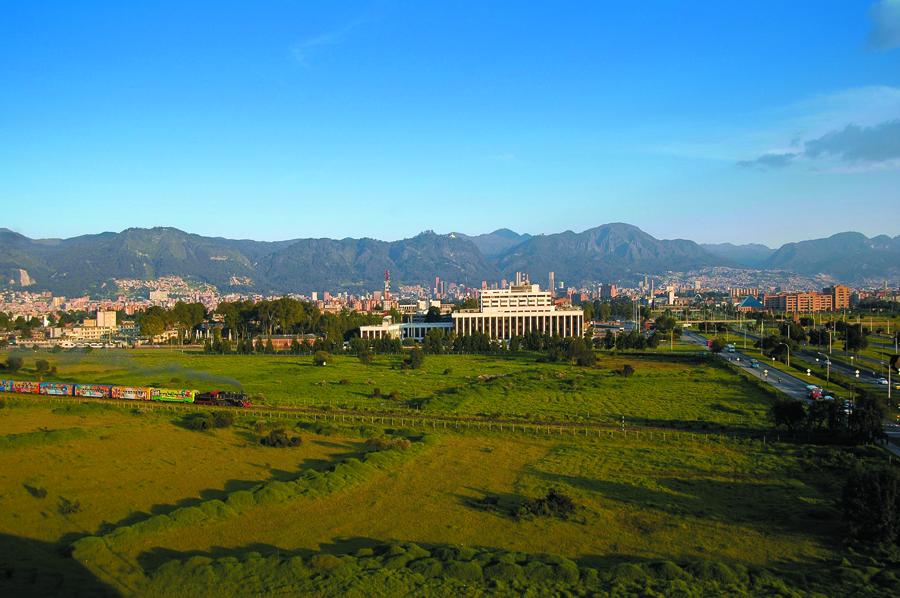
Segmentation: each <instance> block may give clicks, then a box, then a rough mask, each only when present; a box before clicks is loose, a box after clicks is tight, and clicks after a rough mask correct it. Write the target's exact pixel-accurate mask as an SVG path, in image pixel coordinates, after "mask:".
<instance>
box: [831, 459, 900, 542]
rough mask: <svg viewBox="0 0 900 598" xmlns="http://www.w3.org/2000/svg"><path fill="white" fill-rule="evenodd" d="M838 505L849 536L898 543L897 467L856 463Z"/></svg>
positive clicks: (899, 489) (899, 502)
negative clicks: (840, 507) (841, 508)
mask: <svg viewBox="0 0 900 598" xmlns="http://www.w3.org/2000/svg"><path fill="white" fill-rule="evenodd" d="M841 503H842V504H841V506H842V507H843V510H844V519H845V520H846V521H847V524H848V528H849V530H850V535H851V537H853V538H855V539H857V540H863V541H867V542H872V543H874V544H892V543H893V544H897V543H900V472H898V470H897V468H896V467H892V466H890V465H887V466H885V465H881V466H879V467H875V468H869V469H866V468H863V467H860V466H858V467H856V468H855V469H854V470H853V471H852V472H851V474H850V477H849V478H848V479H847V484H846V486H844V493H843V500H842V501H841Z"/></svg>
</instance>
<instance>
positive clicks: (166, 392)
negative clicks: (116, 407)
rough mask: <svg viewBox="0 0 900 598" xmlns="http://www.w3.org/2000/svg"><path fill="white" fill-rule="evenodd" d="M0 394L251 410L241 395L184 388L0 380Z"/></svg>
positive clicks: (238, 393) (246, 400)
mask: <svg viewBox="0 0 900 598" xmlns="http://www.w3.org/2000/svg"><path fill="white" fill-rule="evenodd" d="M0 392H12V393H21V394H33V395H47V396H54V397H82V398H90V399H121V400H128V401H160V402H165V403H196V404H198V405H212V406H215V407H251V406H252V404H251V403H250V401H249V399H248V398H247V395H245V394H244V393H242V392H232V391H225V390H213V391H209V392H198V391H196V390H190V389H185V388H179V389H175V388H156V387H153V386H116V385H112V384H75V383H73V382H34V381H30V380H0Z"/></svg>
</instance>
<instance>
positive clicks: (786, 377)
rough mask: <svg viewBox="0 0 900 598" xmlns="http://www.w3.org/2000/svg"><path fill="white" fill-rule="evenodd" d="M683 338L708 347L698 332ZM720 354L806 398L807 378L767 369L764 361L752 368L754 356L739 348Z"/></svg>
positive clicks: (758, 376) (794, 395) (779, 386)
mask: <svg viewBox="0 0 900 598" xmlns="http://www.w3.org/2000/svg"><path fill="white" fill-rule="evenodd" d="M682 338H684V339H685V340H689V341H691V342H693V343H696V344H698V345H702V346H704V347H706V338H705V337H703V336H701V335H699V334H697V333H696V332H688V331H685V332H684V333H683V334H682ZM748 338H749V337H748ZM720 355H721V357H722V359H726V360H728V361H730V362H732V363H734V364H735V365H739V366H745V367H744V369H745V371H746V372H747V373H748V374H750V375H751V376H753V377H755V378H757V379H759V380H762V381H763V382H766V383H767V384H770V385H772V386H774V387H775V388H777V389H778V390H780V391H782V392H783V393H785V394H786V395H788V396H790V397H793V398H795V399H800V400H802V399H805V398H806V395H807V392H806V386H807V385H808V384H809V383H808V382H806V381H805V380H802V379H800V378H797V377H796V376H793V375H791V374H786V373H784V372H781V371H778V370H775V369H772V370H767V369H766V366H765V364H764V363H760V367H759V368H752V367H750V359H752V358H751V357H748V356H747V355H745V354H743V353H741V352H740V350H737V349H736V350H735V352H734V353H724V352H723V353H721V354H720ZM766 372H768V375H766Z"/></svg>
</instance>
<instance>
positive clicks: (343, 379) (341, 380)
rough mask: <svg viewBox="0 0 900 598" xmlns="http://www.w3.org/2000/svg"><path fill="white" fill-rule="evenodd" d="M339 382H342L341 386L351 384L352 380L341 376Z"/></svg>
mask: <svg viewBox="0 0 900 598" xmlns="http://www.w3.org/2000/svg"><path fill="white" fill-rule="evenodd" d="M338 384H340V385H341V386H347V385H348V384H350V381H349V380H347V379H346V378H341V379H340V380H339V381H338Z"/></svg>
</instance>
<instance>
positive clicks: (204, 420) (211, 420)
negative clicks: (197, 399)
mask: <svg viewBox="0 0 900 598" xmlns="http://www.w3.org/2000/svg"><path fill="white" fill-rule="evenodd" d="M186 423H187V427H188V428H189V429H191V430H209V429H210V428H213V427H215V425H216V418H215V416H214V415H213V414H212V413H209V412H204V413H192V414H191V415H189V416H188V418H187V422H186Z"/></svg>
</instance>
